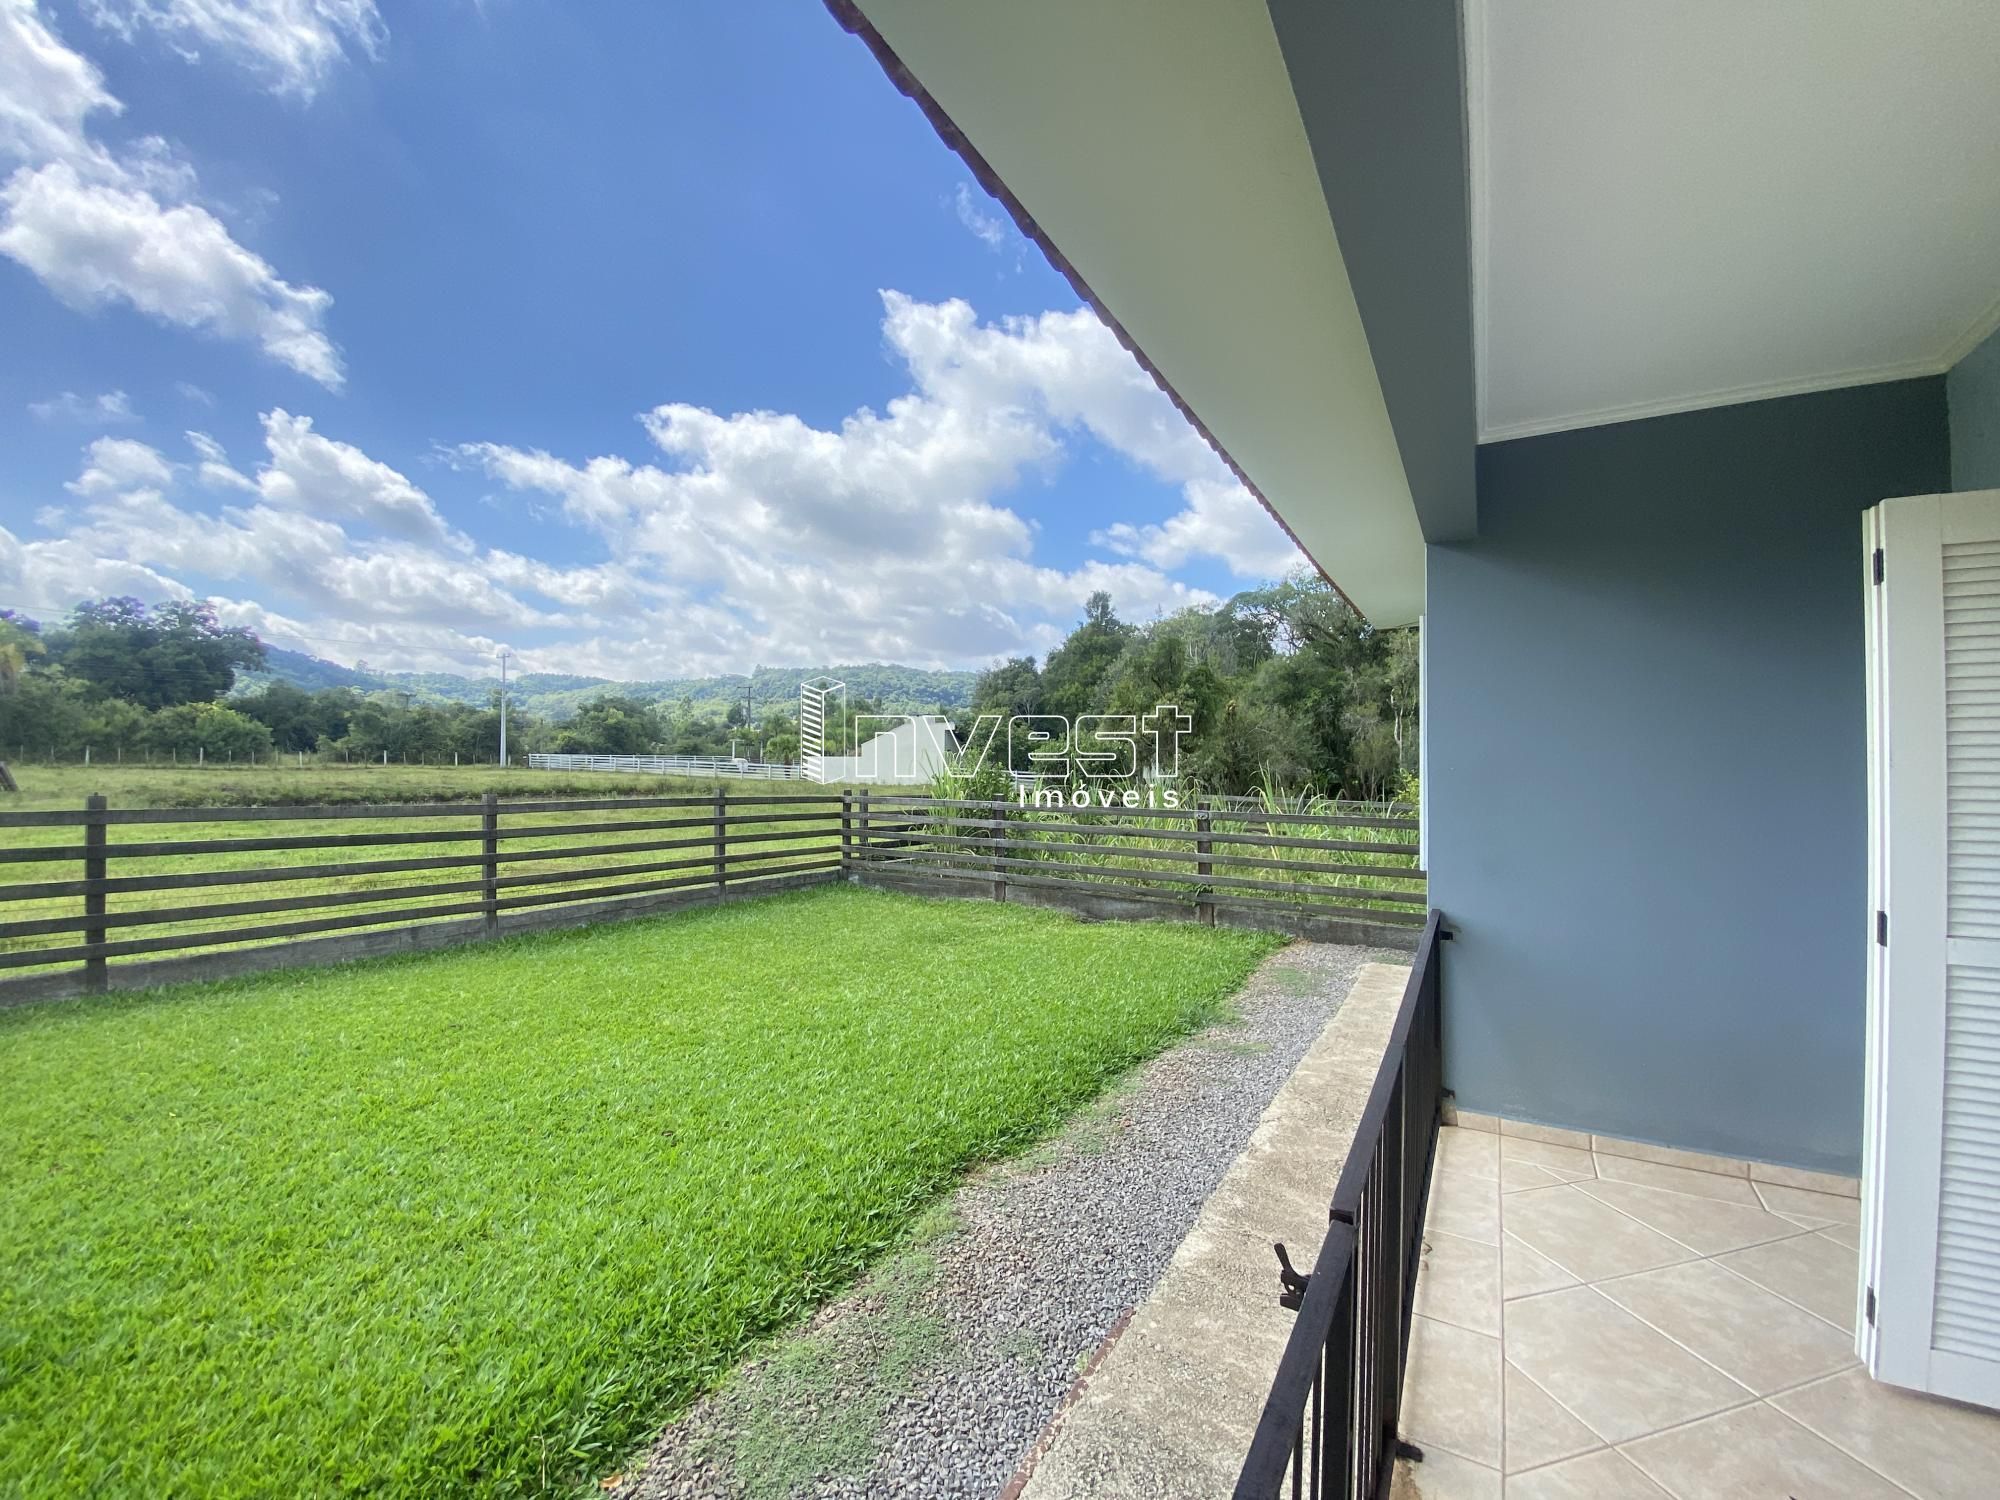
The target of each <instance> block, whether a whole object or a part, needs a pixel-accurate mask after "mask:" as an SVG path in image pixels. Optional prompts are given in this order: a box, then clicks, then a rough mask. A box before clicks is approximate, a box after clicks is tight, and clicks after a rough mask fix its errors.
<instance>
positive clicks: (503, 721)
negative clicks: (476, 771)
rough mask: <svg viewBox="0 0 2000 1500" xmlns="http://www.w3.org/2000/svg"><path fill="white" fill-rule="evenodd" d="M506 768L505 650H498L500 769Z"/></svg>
mask: <svg viewBox="0 0 2000 1500" xmlns="http://www.w3.org/2000/svg"><path fill="white" fill-rule="evenodd" d="M506 767H507V648H506V647H505V646H502V647H501V648H500V768H501V769H502V770H505V769H506Z"/></svg>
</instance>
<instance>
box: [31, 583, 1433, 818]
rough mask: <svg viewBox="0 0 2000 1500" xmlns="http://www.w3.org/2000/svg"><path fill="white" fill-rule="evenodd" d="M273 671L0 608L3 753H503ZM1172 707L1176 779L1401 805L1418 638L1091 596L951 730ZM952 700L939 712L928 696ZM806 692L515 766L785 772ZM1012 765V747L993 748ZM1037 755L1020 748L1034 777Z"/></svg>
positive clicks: (845, 742)
mask: <svg viewBox="0 0 2000 1500" xmlns="http://www.w3.org/2000/svg"><path fill="white" fill-rule="evenodd" d="M264 664H265V655H264V647H263V645H262V643H261V642H259V641H258V639H257V637H256V636H255V635H254V634H252V633H251V632H250V631H248V630H245V629H242V628H241V627H237V626H224V625H222V624H221V623H220V622H219V621H218V620H217V618H216V616H215V612H214V610H213V609H212V608H211V607H210V606H209V605H207V604H203V603H198V602H185V601H175V602H169V603H165V604H159V605H153V606H148V605H145V604H143V603H141V602H140V601H138V600H136V599H123V598H120V599H101V600H95V601H92V602H89V603H86V604H82V605H79V606H77V607H76V608H75V609H74V610H72V611H71V612H70V614H69V615H68V616H67V617H66V618H65V619H64V620H63V621H61V622H60V623H59V624H56V625H53V626H51V627H49V628H46V629H45V628H43V626H42V625H41V624H40V623H39V622H37V621H35V620H31V619H28V618H27V617H26V616H24V615H21V614H18V613H16V612H13V611H8V610H0V757H4V756H8V755H18V754H25V755H27V756H29V757H31V758H32V757H38V756H42V755H49V756H53V757H56V758H61V759H75V758H78V757H80V756H81V755H82V754H83V752H84V749H85V748H86V747H91V748H92V749H93V750H94V751H95V753H96V754H98V755H99V756H101V757H102V758H105V759H110V758H112V757H113V756H114V755H121V754H122V755H123V756H125V757H127V758H135V757H145V758H153V759H161V760H164V759H169V758H172V759H176V760H182V761H188V760H194V759H196V758H198V757H199V758H203V759H207V760H237V761H241V760H252V759H258V758H263V757H269V756H271V755H273V754H283V755H295V754H307V755H316V756H319V757H321V758H324V759H331V760H348V761H379V760H382V759H384V758H386V759H387V760H389V761H391V762H404V761H408V762H411V763H413V764H437V763H440V762H444V763H448V762H450V761H452V760H453V759H458V760H462V761H464V762H467V763H473V762H481V761H484V762H493V761H496V760H497V759H498V758H499V753H500V702H499V692H498V688H497V686H496V687H495V688H494V690H493V691H492V692H491V693H489V695H488V696H487V699H486V701H485V702H483V703H468V702H463V701H450V700H447V701H428V700H424V699H422V698H420V697H419V696H417V695H416V694H414V693H411V692H407V691H399V690H394V689H390V690H377V691H364V690H360V689H357V688H352V687H334V688H322V689H320V690H318V691H308V690H306V689H304V688H301V687H299V686H296V685H295V684H293V683H290V682H286V681H282V680H276V679H272V680H267V681H263V682H261V683H260V684H259V685H257V686H256V687H254V688H252V689H250V690H248V691H244V690H240V689H241V684H240V682H239V678H240V676H241V674H244V673H254V672H257V671H259V669H261V668H262V667H263V666H264ZM1161 703H1172V704H1175V705H1177V706H1178V707H1179V708H1181V709H1182V710H1183V711H1184V712H1186V713H1187V714H1188V715H1189V716H1190V717H1191V718H1192V721H1193V729H1192V732H1191V733H1190V734H1189V735H1188V736H1187V738H1186V739H1185V740H1184V741H1183V742H1182V759H1181V763H1180V766H1179V767H1178V770H1179V773H1180V776H1181V778H1182V780H1183V781H1184V782H1185V783H1186V784H1187V785H1189V786H1191V787H1193V788H1196V789H1199V790H1202V791H1207V792H1221V793H1232V794H1240V793H1244V792H1250V791H1253V790H1256V789H1257V788H1259V787H1260V786H1269V785H1273V784H1275V785H1278V786H1282V787H1284V788H1286V789H1288V790H1295V791H1296V790H1310V791H1316V792H1321V793H1325V794H1328V795H1336V796H1349V797H1361V798H1379V797H1386V796H1392V795H1408V794H1410V793H1411V792H1412V791H1413V790H1414V788H1413V785H1412V784H1411V778H1413V777H1414V776H1415V773H1416V770H1417V641H1416V632H1415V631H1414V630H1378V629H1376V628H1374V627H1373V626H1371V625H1369V624H1368V623H1367V621H1365V620H1363V619H1362V618H1361V617H1360V616H1359V615H1357V614H1355V613H1354V611H1353V610H1352V609H1350V608H1349V607H1348V606H1347V604H1346V602H1345V601H1343V600H1342V599H1341V598H1340V596H1339V595H1338V594H1336V593H1335V592H1334V591H1333V590H1332V589H1331V588H1330V587H1329V586H1328V585H1326V584H1325V583H1324V582H1322V581H1321V580H1319V579H1317V578H1314V577H1311V576H1310V575H1305V574H1301V575H1298V576H1296V577H1293V578H1290V579H1287V580H1285V581H1284V582H1281V583H1276V584H1272V585H1270V586H1269V587H1266V588H1259V589H1252V590H1249V591H1247V592H1244V593H1241V594H1238V595H1236V596H1235V597H1234V598H1232V599H1230V600H1228V601H1227V602H1226V603H1224V604H1221V605H1218V606H1216V607H1214V608H1212V609H1203V608H1193V609H1185V610H1181V611H1179V612H1178V613H1175V614H1171V615H1167V616H1164V617H1162V618H1159V619H1156V620H1152V621H1150V622H1147V623H1144V624H1133V623H1130V622H1127V621H1124V620H1121V619H1119V617H1118V615H1117V612H1116V611H1115V610H1114V609H1113V607H1112V603H1111V600H1110V598H1109V596H1108V595H1105V594H1102V593H1099V594H1094V595H1092V596H1091V598H1090V600H1089V602H1088V603H1087V604H1086V606H1085V608H1084V614H1083V618H1082V620H1081V621H1079V622H1078V624H1077V625H1076V627H1075V628H1074V629H1073V630H1071V631H1070V632H1069V634H1068V635H1067V636H1066V637H1065V638H1064V640H1063V641H1062V642H1061V644H1059V645H1057V646H1056V647H1055V648H1054V649H1053V650H1051V651H1050V652H1049V653H1048V654H1047V656H1046V657H1044V658H1043V659H1042V660H1041V661H1039V662H1037V661H1036V659H1035V658H1033V657H1030V656H1022V657H1016V658H1013V659H1010V660H1007V661H1003V662H999V663H997V664H996V665H994V666H993V667H992V668H990V669H989V670H987V671H985V672H983V673H981V674H980V675H979V677H978V679H977V680H976V682H975V683H974V686H973V690H972V699H971V703H970V704H969V705H968V706H966V707H963V708H958V707H956V706H954V707H953V709H952V711H951V712H950V714H949V717H951V718H952V719H953V721H954V722H955V723H956V724H957V726H958V728H959V729H960V731H961V732H964V731H967V730H969V729H970V728H971V726H972V724H973V721H974V720H975V719H976V718H977V717H978V716H980V715H982V714H995V713H997V714H999V715H1001V716H1002V717H1003V718H1011V717H1012V716H1014V715H1017V714H1060V715H1063V716H1064V717H1066V718H1068V719H1070V720H1071V721H1074V720H1076V719H1077V718H1078V717H1079V716H1081V715H1085V714H1106V713H1108V714H1133V715H1138V716H1143V715H1145V714H1146V713H1148V712H1150V711H1151V710H1152V709H1153V708H1154V706H1155V705H1157V704H1161ZM938 707H939V708H940V709H942V708H943V707H944V705H938ZM797 710H798V705H797V703H796V701H795V700H789V699H788V700H785V701H779V702H766V703H762V704H759V703H757V702H755V701H754V700H752V701H748V702H746V701H744V700H742V699H737V700H735V701H732V702H730V703H729V704H728V706H727V707H726V708H725V709H723V710H721V711H717V708H716V706H715V705H714V703H713V701H712V700H710V701H708V702H704V703H697V702H696V701H695V700H693V699H692V698H691V697H688V696H685V695H683V696H681V697H679V698H671V699H660V698H649V697H646V696H643V695H641V694H640V693H637V692H629V691H627V692H618V691H603V692H599V693H597V694H595V695H593V696H591V697H588V698H585V699H584V700H583V701H582V702H580V703H578V704H577V706H576V708H575V710H574V712H572V713H570V714H568V715H567V716H564V717H560V718H558V717H555V716H553V715H545V714H537V713H526V712H523V711H521V710H520V709H519V708H518V707H511V708H510V711H509V714H508V725H507V730H508V733H507V741H508V749H509V752H510V754H511V755H513V756H519V755H522V754H526V753H529V752H533V751H541V750H547V751H558V752H568V753H580V754H597V755H687V756H712V757H722V756H727V755H731V754H735V755H739V756H741V757H743V758H745V759H750V760H765V761H773V762H780V763H792V762H796V761H797V760H798V758H799V738H798V721H797ZM880 711H881V706H880V705H879V704H878V703H876V702H874V701H872V700H870V699H868V698H866V697H853V698H850V700H849V703H848V717H847V719H846V720H845V721H844V722H843V723H841V724H837V725H833V726H830V732H829V736H828V739H829V743H828V744H827V746H826V748H827V751H828V753H830V754H836V755H838V754H843V753H850V752H851V751H852V749H853V740H854V733H853V725H854V721H855V719H856V718H857V717H859V716H861V715H864V714H870V713H877V712H880ZM998 743H999V745H1000V746H1002V747H1003V748H1002V750H1001V751H1000V752H999V754H1000V756H1001V758H1002V759H1004V758H1005V756H1006V755H1007V754H1008V753H1009V752H1008V751H1007V750H1006V749H1005V748H1004V747H1005V746H1006V744H1007V740H1006V738H1005V736H1004V735H1003V736H1002V737H1001V738H1000V740H999V741H998ZM1025 750H1026V746H1025V744H1017V745H1015V746H1014V747H1013V749H1012V751H1011V753H1012V754H1013V755H1014V756H1015V758H1016V764H1015V765H1014V766H1013V769H1015V770H1025V769H1028V767H1027V764H1026V761H1025Z"/></svg>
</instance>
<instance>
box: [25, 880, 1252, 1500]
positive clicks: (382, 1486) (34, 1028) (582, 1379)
mask: <svg viewBox="0 0 2000 1500" xmlns="http://www.w3.org/2000/svg"><path fill="white" fill-rule="evenodd" d="M1271 946H1272V945H1271V942H1270V941H1269V940H1267V939H1264V938H1261V937H1258V936H1254V935H1251V934H1244V933H1232V932H1228V931H1226V930H1211V929H1203V928H1198V927H1193V926H1177V925H1170V926H1159V925H1146V926H1125V925H1120V924H1103V925H1084V924H1080V923H1076V922H1072V921H1069V920H1067V919H1064V918H1062V917H1059V916H1055V915H1053V914H1050V913H1047V912H1039V911H1033V910H1024V909H1021V908H1017V907H1008V906H1000V905H988V904H985V903H975V902H951V901H920V900H915V899H911V898H904V897H896V896H891V895H887V894H884V893H879V892H868V891H862V890H857V889H852V888H832V889H827V890H823V891H812V892H804V893H800V894H797V895H793V896H780V897H773V898H772V899H770V900H769V901H763V902H754V903H749V904H746V905H742V906H732V907H722V908H717V909H713V910H706V911H700V912H694V913H688V914H683V915H677V916H671V917H666V918H660V919H654V920H650V921H635V922H626V923H622V924H618V925H608V926H604V927H598V928H593V929H588V930H584V931H579V932H570V933H560V934H550V935H546V936H542V937H533V938H520V939H512V940H508V941H505V942H501V943H497V944H491V945H485V946H479V947H473V948H465V949H458V950H453V951H451V952H448V953H441V954H434V955H429V956H425V957H419V958H411V959H403V960H394V961H381V962H376V963H372V964H365V965H352V966H348V967H344V968H333V969H319V970H297V971H291V972H287V973H283V974H278V975H270V976H264V977H261V978H258V979H255V980H243V981H237V982H233V983H229V984H224V985H213V986H203V987H189V988H184V989H180V990H172V991H159V992H155V993H152V994H148V995H140V996H136V997H114V998H109V999H103V1000H94V1001H90V1002H85V1003H66V1004H49V1005H40V1006H30V1007H22V1008H20V1009H16V1010H13V1011H9V1012H0V1163H3V1164H4V1167H0V1265H4V1266H5V1267H6V1274H5V1276H4V1278H0V1493H5V1494H8V1495H20V1496H28V1497H42V1496H51V1497H53V1496H69V1495H79V1494H85V1493H88V1494H92V1495H146V1496H168V1495H189V1496H196V1495H198V1496H204V1497H211V1496H213V1497H226V1496H249V1495H271V1494H284V1495H324V1494H336V1493H367V1494H375V1495H393V1496H426V1497H428V1496H437V1495H458V1494H473V1495H494V1496H501V1495H509V1496H511V1495H565V1494H570V1493H573V1492H574V1491H575V1490H577V1489H578V1488H579V1487H580V1486H582V1485H586V1484H588V1483H589V1482H590V1481H591V1480H592V1479H594V1478H596V1477H598V1476H601V1475H602V1474H604V1473H606V1472H608V1471H609V1470H611V1469H613V1468H616V1467H617V1466H618V1465H619V1463H620V1462H621V1461H622V1460H623V1459H624V1458H625V1457H626V1456H627V1455H628V1454H629V1452H630V1451H631V1448H632V1446H633V1445H634V1444H635V1443H637V1442H640V1441H642V1440H643V1439H644V1438H645V1437H646V1436H647V1435H648V1434H649V1433H651V1432H652V1431H653V1430H654V1429H655V1428H656V1427H657V1426H658V1424H659V1423H660V1422H661V1421H662V1420H663V1419H664V1418H665V1417H667V1416H668V1415H669V1414H670V1413H671V1412H672V1411H673V1410H674V1409H675V1408H677V1407H678V1406H679V1405H680V1404H682V1403H684V1402H685V1401H687V1400H688V1399H689V1398H690V1397H691V1396H693V1395H694V1394H695V1393H697V1392H699V1391H701V1390H702V1389H704V1388H706V1387H707V1386H709V1385H710V1384H712V1383H713V1382H714V1380H715V1379H716V1378H717V1377H718V1375H719V1374H720V1373H721V1372H723V1371H724V1370H726V1369H727V1368H728V1367H729V1366H730V1365H731V1363H732V1362H733V1361H734V1360H735V1359H736V1358H737V1357H738V1356H739V1355H740V1354H741V1352H742V1351H743V1350H744V1349H745V1347H746V1346H747V1344H748V1343H749V1342H750V1341H751V1340H753V1339H754V1338H755V1337H757V1336H758V1335H759V1334H760V1333H763V1332H766V1331H768V1330H771V1329H773V1328H775V1327H777V1326H779V1325H782V1324H784V1323H786V1322H788V1321H789V1320H792V1319H794V1318H796V1317H797V1316H798V1315H799V1314H801V1313H802V1312H804V1311H805V1310H807V1309H808V1308H810V1307H812V1306H813V1305H815V1304H816V1303H818V1302H819V1301H821V1300H822V1299H824V1298H825V1297H826V1296H827V1295H828V1294H829V1293H831V1292H832V1291H834V1290H835V1289H837V1288H838V1287H840V1286H841V1285H842V1284H844V1283H845V1282H846V1281H848V1280H849V1279H850V1278H851V1277H853V1276H854V1274H855V1273H856V1272H857V1270H858V1269H859V1268H860V1267H861V1266H863V1265H864V1264H865V1263H866V1262H867V1261H869V1260H870V1259H871V1258H872V1257H873V1256H875V1255H876V1254H877V1253H878V1252H880V1251H881V1250H883V1249H884V1248H885V1247H887V1246H889V1245H891V1244H893V1243H894V1242H896V1240H897V1239H898V1237H899V1236H900V1235H901V1234H902V1233H903V1232H904V1231H905V1228H906V1226H907V1225H908V1224H909V1223H910V1221H911V1220H912V1217H913V1216H914V1215H916V1214H917V1213H918V1212H919V1210H920V1209H921V1208H922V1207H923V1205H924V1204H926V1203H927V1202H929V1201H930V1200H932V1199H934V1198H935V1197H936V1196H937V1195H938V1194H940V1193H941V1192H942V1191H943V1190H945V1189H946V1188H947V1187H948V1186H949V1185H950V1184H951V1183H952V1182H953V1181H954V1180H955V1179H956V1178H957V1177H958V1176H959V1175H960V1174H961V1173H962V1172H963V1171H964V1170H965V1169H966V1168H967V1167H968V1166H969V1165H971V1164H973V1163H975V1162H978V1161H980V1160H982V1159H989V1158H993V1157H997V1156H1001V1155H1004V1154H1007V1153H1010V1152H1013V1151H1015V1150H1017V1149H1019V1148H1021V1147H1022V1146H1024V1145H1026V1144H1028V1143H1029V1142H1031V1141H1033V1140H1034V1139H1036V1138H1037V1137H1038V1136H1039V1135H1041V1134H1043V1133H1045V1132H1046V1131H1047V1130H1048V1129H1049V1128H1050V1127H1051V1126H1052V1125H1054V1124H1055V1123H1056V1122H1057V1121H1058V1120H1059V1119H1061V1118H1062V1117H1063V1116H1064V1115H1065V1114H1067V1113H1068V1112H1069V1111H1071V1110H1073V1109H1074V1108H1075V1107H1076V1106H1078V1105H1080V1104H1081V1103H1083V1102H1084V1101H1085V1100H1087V1099H1089V1098H1091V1097H1092V1096H1093V1095H1094V1094H1095V1093H1097V1092H1098V1091H1099V1090H1100V1089H1101V1088H1102V1087H1103V1086H1104V1084H1105V1083H1106V1082H1107V1081H1108V1080H1110V1079H1112V1078H1114V1077H1115V1076H1117V1075H1118V1074H1119V1073H1121V1072H1122V1071H1124V1070H1125V1069H1127V1068H1129V1067H1130V1066H1131V1065H1132V1064H1133V1063H1135V1062H1136V1061H1138V1060H1140V1059H1141V1058H1143V1057H1145V1056H1147V1055H1149V1054H1151V1053H1153V1052H1155V1051H1157V1050H1158V1049H1159V1048H1161V1047H1162V1046H1164V1045H1166V1044H1167V1043H1168V1042H1169V1041H1171V1040H1172V1039H1173V1038H1175V1037H1176V1036H1178V1035H1180V1034H1182V1033H1184V1032H1185V1031H1187V1030H1189V1029H1190V1028H1192V1027H1195V1026H1197V1025H1199V1024H1202V1023H1204V1022H1206V1021H1208V1020H1210V1019H1212V1018H1213V1017H1215V1016H1216V1015H1217V1014H1218V1012H1219V1011H1221V1010H1222V1009H1224V1008H1225V1007H1226V1004H1227V997H1228V996H1229V994H1230V993H1231V992H1232V991H1233V990H1234V989H1235V988H1236V987H1237V986H1238V985H1239V984H1240V982H1241V981H1242V980H1243V978H1244V977H1245V975H1246V974H1247V973H1248V971H1249V970H1250V968H1251V967H1252V966H1253V965H1254V964H1255V962H1256V961H1257V960H1258V959H1259V958H1260V957H1261V956H1262V955H1263V954H1264V953H1265V952H1267V951H1269V949H1270V947H1271Z"/></svg>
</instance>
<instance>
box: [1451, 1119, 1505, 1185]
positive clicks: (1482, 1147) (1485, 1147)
mask: <svg viewBox="0 0 2000 1500" xmlns="http://www.w3.org/2000/svg"><path fill="white" fill-rule="evenodd" d="M1437 1170H1438V1171H1441V1172H1445V1171H1451V1172H1467V1173H1470V1174H1471V1175H1472V1176H1474V1177H1486V1178H1497V1177H1499V1175H1500V1137H1499V1136H1497V1135H1488V1134H1486V1133H1485V1132H1484V1131H1480V1130H1454V1129H1450V1128H1447V1129H1444V1130H1440V1131H1439V1132H1438V1144H1437Z"/></svg>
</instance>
